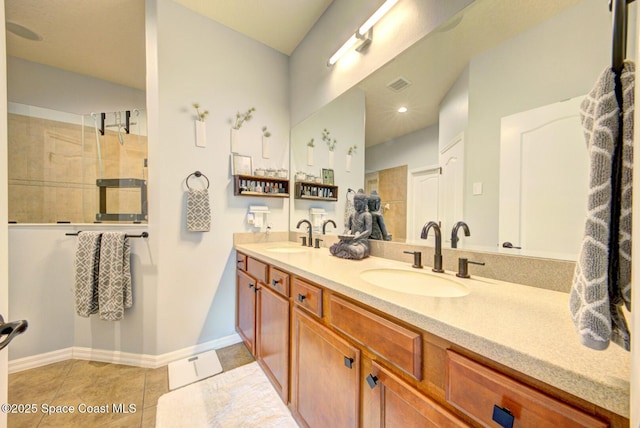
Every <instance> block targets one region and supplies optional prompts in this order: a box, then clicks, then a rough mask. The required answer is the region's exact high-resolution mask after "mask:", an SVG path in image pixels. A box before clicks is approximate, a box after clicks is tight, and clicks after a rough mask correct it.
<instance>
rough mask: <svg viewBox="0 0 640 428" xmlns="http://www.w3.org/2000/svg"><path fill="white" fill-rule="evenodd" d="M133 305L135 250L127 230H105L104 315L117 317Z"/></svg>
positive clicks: (102, 248) (100, 297)
mask: <svg viewBox="0 0 640 428" xmlns="http://www.w3.org/2000/svg"><path fill="white" fill-rule="evenodd" d="M131 306H133V295H132V293H131V251H130V248H129V238H127V236H126V234H125V233H124V232H104V233H103V234H102V241H101V244H100V272H99V275H98V312H99V313H100V319H103V320H109V321H117V320H120V319H122V317H123V316H124V309H125V308H130V307H131Z"/></svg>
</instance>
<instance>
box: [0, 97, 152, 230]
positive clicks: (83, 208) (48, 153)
mask: <svg viewBox="0 0 640 428" xmlns="http://www.w3.org/2000/svg"><path fill="white" fill-rule="evenodd" d="M8 136H9V138H8V141H9V151H8V152H9V162H8V163H9V171H8V174H9V190H8V193H9V221H10V222H15V223H94V222H146V221H147V207H146V182H147V136H146V115H145V111H144V110H141V109H132V110H125V111H117V112H108V113H107V112H99V113H95V112H94V113H90V114H86V115H77V114H73V113H66V112H61V111H57V110H52V109H46V108H40V107H35V106H28V105H24V104H19V103H9V112H8Z"/></svg>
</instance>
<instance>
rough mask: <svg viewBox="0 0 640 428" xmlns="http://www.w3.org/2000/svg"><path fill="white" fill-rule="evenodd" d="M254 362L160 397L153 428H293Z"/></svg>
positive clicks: (268, 383)
mask: <svg viewBox="0 0 640 428" xmlns="http://www.w3.org/2000/svg"><path fill="white" fill-rule="evenodd" d="M297 426H298V425H297V424H296V422H295V421H294V419H293V417H292V416H291V413H290V412H289V409H287V406H285V404H284V403H283V402H282V400H281V399H280V397H279V396H278V393H277V392H276V390H275V389H274V388H273V386H272V385H271V383H270V382H269V379H267V376H266V375H265V374H264V372H263V371H262V369H261V368H260V366H259V365H258V363H257V362H255V361H254V362H252V363H250V364H247V365H244V366H240V367H238V368H236V369H233V370H230V371H228V372H224V373H222V374H219V375H217V376H214V377H211V378H209V379H205V380H203V381H200V382H196V383H194V384H192V385H188V386H185V387H184V388H180V389H177V390H175V391H171V392H169V393H167V394H164V395H163V396H161V397H160V399H159V400H158V409H157V413H156V427H157V428H179V427H185V428H186V427H189V428H192V427H217V428H220V427H234V428H235V427H247V428H249V427H260V428H268V427H272V428H288V427H291V428H293V427H297Z"/></svg>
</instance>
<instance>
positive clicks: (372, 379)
mask: <svg viewBox="0 0 640 428" xmlns="http://www.w3.org/2000/svg"><path fill="white" fill-rule="evenodd" d="M365 380H366V381H367V383H368V384H369V387H370V388H371V389H373V388H375V387H376V385H377V384H378V378H377V377H376V376H374V375H372V374H371V373H369V376H367V377H366V378H365Z"/></svg>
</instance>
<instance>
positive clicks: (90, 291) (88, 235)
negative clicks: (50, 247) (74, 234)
mask: <svg viewBox="0 0 640 428" xmlns="http://www.w3.org/2000/svg"><path fill="white" fill-rule="evenodd" d="M101 236H102V233H101V232H80V233H79V234H78V244H77V247H76V256H75V287H74V289H75V307H76V313H77V314H78V315H79V316H81V317H85V318H87V317H89V315H91V314H95V313H96V312H98V270H99V267H100V237H101Z"/></svg>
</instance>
